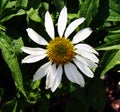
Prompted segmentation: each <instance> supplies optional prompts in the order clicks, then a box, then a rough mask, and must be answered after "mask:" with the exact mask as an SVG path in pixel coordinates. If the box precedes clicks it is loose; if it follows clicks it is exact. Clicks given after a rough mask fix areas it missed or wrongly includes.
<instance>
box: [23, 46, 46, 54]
mask: <svg viewBox="0 0 120 112" xmlns="http://www.w3.org/2000/svg"><path fill="white" fill-rule="evenodd" d="M21 50H22V51H24V52H25V53H27V54H31V55H42V54H45V53H46V50H45V49H43V48H31V47H22V48H21Z"/></svg>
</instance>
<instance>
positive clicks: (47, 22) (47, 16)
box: [45, 11, 55, 38]
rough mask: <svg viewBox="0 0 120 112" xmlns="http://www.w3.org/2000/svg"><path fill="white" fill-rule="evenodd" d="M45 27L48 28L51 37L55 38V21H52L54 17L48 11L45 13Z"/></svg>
mask: <svg viewBox="0 0 120 112" xmlns="http://www.w3.org/2000/svg"><path fill="white" fill-rule="evenodd" d="M45 28H46V31H47V33H48V35H49V36H50V37H51V38H54V37H55V34H54V33H55V32H54V25H53V21H52V18H51V16H50V13H49V12H48V11H47V12H46V14H45Z"/></svg>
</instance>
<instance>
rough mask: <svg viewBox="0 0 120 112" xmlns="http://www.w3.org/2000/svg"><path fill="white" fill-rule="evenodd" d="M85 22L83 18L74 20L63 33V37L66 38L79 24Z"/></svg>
mask: <svg viewBox="0 0 120 112" xmlns="http://www.w3.org/2000/svg"><path fill="white" fill-rule="evenodd" d="M84 21H85V18H84V17H82V18H79V19H76V20H74V21H73V22H72V23H70V25H69V26H68V27H67V29H66V31H65V37H66V38H67V37H68V36H69V35H70V34H71V33H72V32H73V31H74V30H75V29H76V28H77V27H78V26H79V25H80V24H81V23H83V22H84Z"/></svg>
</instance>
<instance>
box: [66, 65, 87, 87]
mask: <svg viewBox="0 0 120 112" xmlns="http://www.w3.org/2000/svg"><path fill="white" fill-rule="evenodd" d="M64 69H65V74H66V76H67V78H68V79H69V80H70V81H72V82H74V83H77V84H79V85H81V87H84V85H85V82H84V78H83V76H82V75H81V74H80V73H79V72H78V70H77V68H76V66H75V65H73V64H72V63H68V64H65V65H64Z"/></svg>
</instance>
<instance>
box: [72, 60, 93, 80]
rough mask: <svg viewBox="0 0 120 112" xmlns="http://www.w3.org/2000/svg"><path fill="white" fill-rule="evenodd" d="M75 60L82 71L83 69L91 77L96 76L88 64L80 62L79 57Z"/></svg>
mask: <svg viewBox="0 0 120 112" xmlns="http://www.w3.org/2000/svg"><path fill="white" fill-rule="evenodd" d="M73 61H74V63H75V64H76V66H77V67H78V68H79V69H80V71H82V72H83V73H84V74H85V75H86V76H88V77H90V78H93V77H94V74H93V72H92V71H91V70H90V69H89V68H88V67H87V66H86V65H84V64H83V63H82V62H80V61H79V60H77V59H73Z"/></svg>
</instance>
